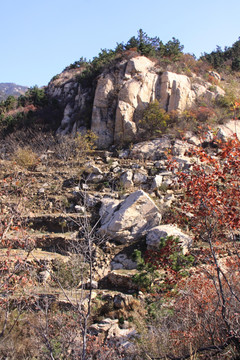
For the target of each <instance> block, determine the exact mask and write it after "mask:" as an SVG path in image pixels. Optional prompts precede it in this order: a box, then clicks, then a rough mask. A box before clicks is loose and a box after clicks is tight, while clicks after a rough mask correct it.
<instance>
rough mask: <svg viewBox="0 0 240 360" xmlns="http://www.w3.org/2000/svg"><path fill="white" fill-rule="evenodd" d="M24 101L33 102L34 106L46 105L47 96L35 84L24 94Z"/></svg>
mask: <svg viewBox="0 0 240 360" xmlns="http://www.w3.org/2000/svg"><path fill="white" fill-rule="evenodd" d="M25 97H26V102H27V103H28V104H33V105H34V106H44V105H47V102H48V100H47V96H46V93H45V90H44V89H40V88H38V87H37V86H36V85H35V86H34V87H32V88H30V89H28V91H27V92H26V94H25Z"/></svg>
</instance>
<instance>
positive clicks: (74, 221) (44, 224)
mask: <svg viewBox="0 0 240 360" xmlns="http://www.w3.org/2000/svg"><path fill="white" fill-rule="evenodd" d="M86 217H87V218H88V219H90V215H89V214H86V215H80V214H78V213H50V214H37V213H35V214H31V215H29V216H27V217H26V218H25V223H26V225H27V226H29V227H30V228H32V229H35V230H41V231H48V232H55V233H65V232H69V231H76V230H79V228H81V224H82V222H83V220H84V219H86Z"/></svg>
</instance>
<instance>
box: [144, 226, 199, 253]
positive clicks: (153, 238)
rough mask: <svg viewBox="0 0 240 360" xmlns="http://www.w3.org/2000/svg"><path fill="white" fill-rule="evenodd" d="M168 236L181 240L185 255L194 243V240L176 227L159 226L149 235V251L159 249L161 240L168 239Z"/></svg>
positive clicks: (147, 241) (147, 239) (147, 240)
mask: <svg viewBox="0 0 240 360" xmlns="http://www.w3.org/2000/svg"><path fill="white" fill-rule="evenodd" d="M168 236H174V237H177V238H179V240H180V243H181V247H182V249H183V254H186V253H187V252H188V250H189V248H190V246H191V244H192V242H193V240H192V238H191V237H190V236H188V235H186V234H184V233H183V232H182V231H181V229H179V228H178V227H177V226H174V225H159V226H156V227H154V228H152V229H151V230H149V232H148V233H147V237H146V243H147V248H148V250H157V249H158V248H159V243H160V240H161V238H166V237H168Z"/></svg>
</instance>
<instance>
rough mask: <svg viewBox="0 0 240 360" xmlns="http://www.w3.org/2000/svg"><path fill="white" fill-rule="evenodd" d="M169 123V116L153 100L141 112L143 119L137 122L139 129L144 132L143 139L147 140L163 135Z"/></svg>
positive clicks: (156, 101)
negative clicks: (146, 138)
mask: <svg viewBox="0 0 240 360" xmlns="http://www.w3.org/2000/svg"><path fill="white" fill-rule="evenodd" d="M169 121H170V116H169V114H167V112H166V111H165V110H164V109H162V108H161V107H160V104H159V102H158V100H154V101H153V102H152V103H150V104H149V105H148V107H147V109H146V110H145V111H144V112H143V118H142V120H140V121H139V127H140V128H142V129H143V130H144V135H145V137H146V136H147V137H148V138H149V137H154V136H159V135H160V134H162V133H164V132H165V131H166V129H167V125H168V122H169Z"/></svg>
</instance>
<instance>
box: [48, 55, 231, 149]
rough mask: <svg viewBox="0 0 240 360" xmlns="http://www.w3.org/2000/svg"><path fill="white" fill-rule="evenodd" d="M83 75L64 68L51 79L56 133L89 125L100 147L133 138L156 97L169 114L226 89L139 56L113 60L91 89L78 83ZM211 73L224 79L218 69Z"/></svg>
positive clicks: (50, 91)
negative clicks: (57, 113) (58, 112)
mask: <svg viewBox="0 0 240 360" xmlns="http://www.w3.org/2000/svg"><path fill="white" fill-rule="evenodd" d="M80 74H81V70H80V69H76V70H66V71H64V72H63V73H61V74H60V75H58V76H57V78H56V79H54V80H52V81H51V82H50V83H49V85H48V88H47V92H48V94H49V96H50V97H52V98H55V99H57V100H58V101H59V102H60V103H61V104H62V106H63V117H62V120H61V126H60V127H59V129H58V133H60V134H67V133H76V132H77V131H82V130H84V129H86V127H87V126H90V128H91V130H92V131H93V132H94V133H95V134H96V135H97V136H98V147H99V148H108V147H109V146H110V145H112V144H119V143H121V142H124V141H132V140H133V139H134V138H135V136H136V134H137V133H138V127H139V120H140V117H141V114H142V113H141V111H143V110H144V109H146V107H147V105H148V104H149V103H150V102H152V101H154V100H155V99H157V100H158V101H159V103H160V105H161V107H162V108H164V109H165V110H166V111H167V112H171V111H174V110H176V111H179V112H182V111H183V110H185V109H188V108H191V107H193V106H194V104H195V103H196V100H197V99H199V98H201V99H202V100H205V101H211V100H214V99H215V98H217V97H218V96H223V95H224V93H225V92H224V90H222V89H221V88H220V87H219V86H215V87H214V88H213V86H212V84H211V83H209V82H207V81H205V80H204V79H203V78H201V77H198V76H196V75H194V76H191V77H188V76H186V75H182V74H177V73H174V72H171V71H162V70H161V68H160V67H159V66H157V65H156V63H155V62H154V61H152V60H150V59H148V58H147V57H145V56H139V55H132V56H128V57H127V58H126V57H125V58H124V59H123V60H120V61H117V62H115V64H114V66H111V67H109V68H107V69H105V70H104V71H103V72H102V73H101V74H100V75H99V76H98V78H97V79H96V81H95V83H94V84H92V86H90V87H87V88H86V87H83V86H82V85H81V83H79V82H78V80H77V79H78V76H79V75H80ZM212 76H213V77H215V78H216V79H217V80H220V76H219V75H218V74H217V73H215V72H212ZM89 108H91V109H90V110H89ZM86 114H87V115H86ZM87 117H88V118H87ZM86 118H87V119H86Z"/></svg>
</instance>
